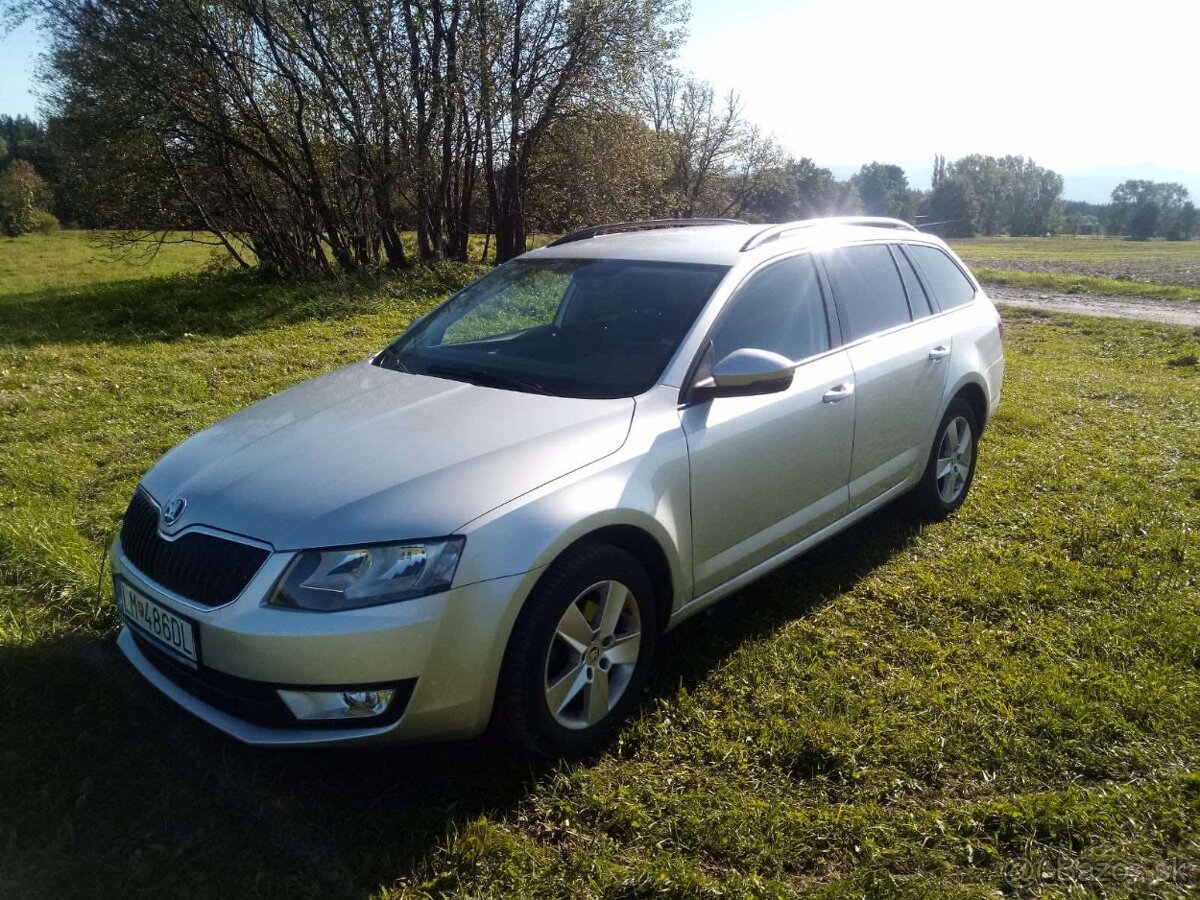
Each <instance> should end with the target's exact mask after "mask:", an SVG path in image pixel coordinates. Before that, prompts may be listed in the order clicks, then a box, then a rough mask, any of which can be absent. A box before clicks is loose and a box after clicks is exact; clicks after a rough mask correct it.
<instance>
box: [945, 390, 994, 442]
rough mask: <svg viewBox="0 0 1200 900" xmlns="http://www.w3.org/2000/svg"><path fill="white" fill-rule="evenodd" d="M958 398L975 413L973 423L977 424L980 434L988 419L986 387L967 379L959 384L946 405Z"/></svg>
mask: <svg viewBox="0 0 1200 900" xmlns="http://www.w3.org/2000/svg"><path fill="white" fill-rule="evenodd" d="M960 398H961V399H962V400H965V401H966V402H967V404H968V405H969V406H970V407H971V412H973V413H974V414H975V423H976V424H977V425H978V426H979V433H980V434H981V435H982V434H983V431H984V429H985V428H986V427H987V419H988V397H987V390H986V388H984V386H983V385H982V384H980V383H979V382H977V381H967V382H965V383H963V384H961V385H959V387H958V390H956V391H955V392H954V393H953V394H952V395H951V397H950V400H949V402H947V404H946V406H947V407H949V406H950V404H951V403H953V402H954V401H955V400H958V399H960ZM943 415H944V413H943Z"/></svg>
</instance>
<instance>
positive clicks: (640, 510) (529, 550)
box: [455, 388, 692, 611]
mask: <svg viewBox="0 0 1200 900" xmlns="http://www.w3.org/2000/svg"><path fill="white" fill-rule="evenodd" d="M677 393H678V392H677V391H675V390H673V389H669V388H662V389H658V388H656V389H654V390H653V391H651V393H650V394H649V395H646V396H644V397H642V398H639V401H638V409H637V412H636V413H635V416H634V425H633V427H632V428H631V430H630V436H629V439H628V440H627V441H626V443H625V446H623V447H622V448H621V450H619V451H618V452H617V453H615V454H613V455H612V456H609V457H606V458H604V459H602V460H598V461H597V462H595V463H592V464H591V465H588V466H585V467H584V468H582V469H579V470H577V471H575V472H572V473H570V474H568V475H565V476H563V477H561V478H558V479H556V480H555V481H552V482H550V483H549V484H546V485H543V486H542V487H540V488H538V489H537V490H534V491H530V492H529V493H528V494H524V495H522V496H521V497H518V498H516V499H514V500H512V501H510V502H509V503H506V504H505V505H503V506H501V507H499V508H497V509H495V510H492V511H491V512H489V513H487V514H485V515H484V516H481V517H480V518H478V519H476V520H475V521H473V522H471V523H469V524H468V525H467V526H466V527H465V528H463V529H462V531H461V533H462V534H464V535H466V538H467V544H466V550H465V552H464V554H463V559H462V563H461V564H460V566H459V571H458V573H457V576H456V578H455V584H456V585H459V584H468V583H471V582H473V581H481V580H486V579H491V578H501V577H505V576H508V575H516V574H521V573H524V572H528V571H530V570H532V569H537V568H541V567H544V566H548V565H549V564H550V563H551V562H553V561H554V560H555V559H556V558H557V557H558V556H559V555H560V554H561V553H562V552H563V551H564V550H566V549H567V548H568V547H569V546H571V545H572V544H574V543H575V542H576V541H578V540H580V539H582V538H585V537H587V536H588V535H589V534H592V533H594V532H596V531H598V530H600V529H602V528H607V527H610V526H614V525H622V526H630V527H634V528H638V529H640V530H642V531H644V532H645V533H646V534H648V535H649V536H650V537H651V538H653V539H654V540H655V541H656V542H657V543H658V545H659V547H660V548H661V549H662V551H663V555H664V556H665V557H666V559H667V564H668V567H669V569H670V573H671V583H672V585H673V586H674V597H673V598H672V604H671V608H672V611H674V610H675V609H678V608H679V607H680V606H682V605H683V604H684V603H686V602H687V600H688V599H690V598H691V593H692V565H691V543H692V541H691V505H690V504H691V495H690V486H689V482H688V479H689V472H688V455H687V443H686V440H685V438H684V435H683V431H682V429H681V428H680V425H679V415H678V412H677V410H676V405H675V401H676V395H677Z"/></svg>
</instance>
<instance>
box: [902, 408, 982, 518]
mask: <svg viewBox="0 0 1200 900" xmlns="http://www.w3.org/2000/svg"><path fill="white" fill-rule="evenodd" d="M978 441H979V423H978V422H977V420H976V419H975V413H974V411H973V410H972V409H971V405H970V404H969V403H967V402H966V401H965V400H963V399H962V398H961V397H956V398H955V399H954V400H952V401H951V402H950V406H949V407H948V408H947V409H946V414H945V415H944V416H942V421H941V423H940V424H939V425H938V430H937V433H936V435H935V437H934V439H933V448H932V450H931V451H930V453H929V461H928V462H927V463H926V465H925V471H924V473H923V474H922V475H921V480H920V481H919V482H918V483H917V486H916V487H915V488H913V490H912V492H911V493H910V494H909V495H908V497H907V504H906V505H907V507H908V509H909V510H910V511H911V512H912V513H914V514H915V515H916V516H917V517H918V518H920V519H924V520H925V521H928V522H937V521H940V520H941V519H944V518H946V516H948V515H950V514H951V513H952V512H954V511H955V510H956V509H958V508H959V507H960V506H962V504H963V501H964V500H966V499H967V491H969V490H970V489H971V482H972V481H973V480H974V479H975V461H976V459H977V458H978V453H977V450H978Z"/></svg>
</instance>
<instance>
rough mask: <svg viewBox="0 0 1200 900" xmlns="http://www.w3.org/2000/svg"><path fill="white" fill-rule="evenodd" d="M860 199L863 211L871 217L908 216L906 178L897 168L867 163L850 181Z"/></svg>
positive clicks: (902, 171)
mask: <svg viewBox="0 0 1200 900" xmlns="http://www.w3.org/2000/svg"><path fill="white" fill-rule="evenodd" d="M851 180H852V181H853V182H854V186H855V187H856V188H858V195H859V197H861V198H862V205H863V211H864V212H866V213H867V214H868V215H872V216H899V217H903V216H906V215H908V214H909V212H910V209H909V202H908V201H909V196H908V178H907V177H906V176H905V174H904V170H903V169H902V168H900V167H899V166H894V165H889V164H886V163H879V162H873V163H868V164H867V165H865V166H863V167H862V168H861V169H859V170H858V174H857V175H855V176H854V178H853V179H851Z"/></svg>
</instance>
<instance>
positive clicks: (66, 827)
mask: <svg viewBox="0 0 1200 900" xmlns="http://www.w3.org/2000/svg"><path fill="white" fill-rule="evenodd" d="M59 240H63V241H65V243H63V244H62V245H60V248H59V250H60V252H58V253H57V254H54V253H51V254H47V253H46V251H45V245H44V244H42V243H40V239H39V240H26V239H22V240H21V241H17V242H11V241H9V242H0V273H4V274H3V275H0V410H2V412H3V422H4V428H3V429H2V430H0V897H10V896H11V897H58V896H83V895H87V896H136V895H153V896H187V897H213V898H222V900H228V898H230V897H239V898H240V897H281V896H289V897H318V896H331V895H332V896H339V897H401V896H403V897H407V896H426V895H433V896H471V897H497V898H499V897H514V896H516V897H521V896H530V897H532V896H537V897H563V898H575V897H590V896H595V897H606V898H635V897H636V898H643V897H697V898H699V897H776V896H790V895H812V896H823V897H861V896H864V895H870V896H894V895H899V894H906V895H908V896H912V897H925V896H953V897H993V896H996V895H997V892H998V891H1002V892H1005V893H1008V894H1017V895H1031V894H1045V895H1055V896H1061V895H1064V894H1071V893H1074V894H1077V895H1080V896H1083V895H1089V894H1094V893H1100V892H1103V893H1106V894H1108V895H1110V896H1138V897H1141V896H1184V895H1186V894H1187V893H1188V892H1189V891H1195V890H1200V536H1198V532H1197V529H1198V527H1200V440H1198V439H1197V436H1198V435H1197V422H1200V364H1198V363H1197V356H1198V355H1200V334H1197V333H1195V332H1193V331H1191V330H1187V329H1180V328H1171V327H1168V326H1159V325H1153V324H1148V323H1125V322H1119V321H1109V320H1098V319H1074V320H1073V319H1067V318H1060V317H1049V316H1043V315H1039V314H1031V313H1023V312H1017V311H1013V312H1011V313H1010V314H1009V317H1008V323H1009V328H1008V334H1007V339H1006V350H1007V356H1008V366H1009V374H1008V380H1007V383H1006V388H1005V390H1006V395H1005V400H1004V403H1003V405H1002V407H1001V412H1000V414H999V416H998V418H997V419H996V421H995V423H994V425H993V427H992V428H991V430H990V431H989V433H988V434H987V436H986V438H985V440H984V442H983V444H982V449H981V452H982V462H981V469H980V472H979V476H978V478H977V480H976V483H975V487H974V490H973V493H972V495H971V498H970V500H969V502H968V503H967V505H966V506H965V507H964V508H963V510H961V512H960V513H959V514H958V515H957V516H955V517H954V518H953V519H952V520H950V521H947V522H945V523H942V524H939V525H935V526H932V527H927V528H924V529H914V528H912V527H910V526H909V525H907V524H905V522H904V521H903V520H901V519H899V518H897V517H896V516H895V515H893V514H892V513H891V512H888V511H885V512H883V513H881V514H878V515H876V516H874V517H872V518H871V519H869V520H868V521H866V522H864V523H862V524H860V525H859V526H856V527H855V528H854V529H853V530H851V531H850V532H848V533H846V534H845V535H843V536H841V537H839V538H837V539H835V540H834V541H832V542H831V543H830V544H828V545H826V546H825V547H823V548H821V549H818V550H817V551H815V552H813V553H812V554H809V555H808V556H807V557H805V558H804V559H802V560H800V561H799V562H797V563H795V564H793V565H790V566H788V567H787V568H785V569H783V570H781V571H779V572H777V573H775V574H773V575H771V576H769V577H768V578H766V579H764V580H763V581H761V582H759V583H757V584H755V585H753V586H751V587H750V588H747V589H746V590H744V591H742V592H741V593H740V594H738V595H736V596H734V597H731V598H729V599H728V600H727V601H725V602H724V603H722V604H721V605H719V606H718V607H717V608H716V609H715V610H714V611H713V612H712V613H711V614H706V615H702V616H700V617H698V618H696V619H693V620H692V621H690V622H688V623H686V624H685V625H684V626H682V627H681V628H680V629H678V630H677V631H676V632H674V633H673V634H672V635H671V636H670V637H668V639H667V640H666V641H665V642H664V646H663V647H662V652H661V655H660V658H659V660H658V667H657V669H656V674H655V676H654V678H653V679H652V683H651V687H650V690H649V691H648V693H647V695H646V697H645V699H644V702H643V703H642V706H641V709H640V712H639V714H638V715H637V717H636V718H635V720H634V721H633V722H632V723H631V724H630V725H629V726H628V727H627V728H625V729H624V730H623V731H622V732H621V733H620V735H619V737H618V738H617V739H616V740H614V742H613V743H612V744H611V746H610V747H609V748H607V749H606V750H605V751H604V752H603V753H601V754H599V755H597V756H596V757H594V758H591V759H587V760H584V761H582V762H579V763H575V764H557V765H547V764H542V763H537V762H534V761H531V760H529V759H526V758H523V757H521V756H520V755H519V754H516V753H514V752H512V751H511V750H509V749H508V748H507V747H505V746H504V745H503V744H502V743H500V742H498V741H497V740H495V739H492V738H487V739H483V740H480V741H475V742H471V743H466V744H454V745H447V746H437V747H415V748H406V749H399V750H393V751H387V752H383V751H372V752H369V753H368V752H349V751H343V752H322V753H300V752H290V753H282V752H273V751H261V750H260V751H255V750H249V749H247V748H244V747H241V746H239V745H236V744H234V743H231V742H229V741H227V740H224V739H223V738H221V737H220V736H219V735H217V734H215V733H214V732H212V731H211V730H210V729H208V728H207V727H205V726H203V725H201V724H200V723H198V722H196V721H195V720H193V719H191V718H190V717H188V716H187V715H186V714H184V713H182V712H180V711H178V710H177V709H175V708H174V707H173V706H172V705H171V704H170V703H169V702H168V701H165V700H163V699H161V698H160V697H159V696H158V695H157V694H155V692H154V691H153V689H152V688H149V687H148V686H146V685H144V684H143V683H141V682H140V681H139V679H138V678H137V677H136V676H135V675H133V674H132V672H131V671H130V670H129V668H128V667H127V666H126V664H125V663H124V662H123V660H122V659H121V658H120V656H119V654H118V652H117V651H116V649H115V647H114V638H115V634H116V629H117V618H116V615H115V612H114V610H113V608H112V605H111V598H110V589H109V587H108V585H107V584H106V582H105V578H104V576H103V573H102V571H101V569H100V562H101V556H102V550H103V548H104V546H105V544H106V543H107V542H108V540H109V539H110V538H111V536H112V534H113V533H114V530H115V528H116V526H117V523H118V520H119V517H120V514H121V511H122V509H123V507H124V505H125V503H126V501H127V499H128V496H129V494H130V492H131V491H132V490H133V488H134V485H135V484H136V483H137V480H138V478H139V477H140V475H141V473H142V472H144V471H145V469H146V468H148V467H149V466H150V465H151V464H152V463H153V461H154V460H155V458H157V456H158V455H159V454H160V453H162V452H163V451H164V450H166V449H167V448H168V447H170V446H172V445H173V444H174V443H176V442H177V441H179V440H181V439H182V438H184V437H185V436H187V435H189V434H191V433H193V432H194V431H196V430H198V429H200V428H202V427H204V426H206V425H208V424H210V423H211V422H213V421H215V420H216V419H218V418H220V417H221V416H223V415H225V414H227V413H229V412H231V411H233V410H235V409H237V408H239V407H241V406H243V405H244V404H246V403H247V402H249V401H251V400H253V399H255V398H257V397H261V396H263V395H265V394H267V393H270V392H272V391H275V390H278V389H279V388H281V387H283V386H285V385H288V384H292V383H294V382H297V381H299V380H302V379H305V378H308V377H310V376H312V375H314V374H317V373H319V372H322V371H326V370H328V369H331V368H333V367H335V366H337V365H340V364H342V363H345V362H348V361H351V360H354V359H358V358H361V357H362V356H364V355H366V354H367V353H369V352H371V351H372V350H373V349H375V348H377V347H379V346H380V345H381V344H382V343H383V342H384V341H385V340H386V339H387V337H388V336H389V335H392V334H394V333H395V332H397V331H398V330H400V329H401V328H402V327H403V325H404V323H405V322H407V321H408V320H409V319H411V318H412V317H413V316H414V315H417V314H419V312H421V311H422V310H424V309H426V308H428V307H429V306H430V305H431V304H433V303H434V302H435V301H436V300H437V299H438V298H439V297H441V296H443V295H444V294H445V293H446V292H448V291H449V290H450V289H451V288H452V287H453V286H454V285H455V284H458V283H461V281H463V280H464V279H466V278H468V277H470V275H471V274H472V270H471V269H469V268H467V267H459V266H442V267H439V268H437V269H433V270H420V271H418V272H415V273H413V274H411V275H409V276H407V277H405V278H404V279H397V280H393V281H380V282H368V281H364V282H358V283H354V284H351V285H342V286H338V287H312V286H308V287H305V286H300V285H291V286H280V285H271V284H267V283H261V282H257V281H255V280H253V279H250V278H246V277H243V276H239V275H229V274H210V275H204V276H200V275H195V274H192V271H193V269H194V268H195V267H196V266H198V265H201V264H202V260H201V259H199V258H198V257H189V256H187V255H185V254H183V253H182V252H181V254H180V255H179V256H176V257H160V259H159V261H158V262H156V263H155V265H156V266H158V267H159V268H157V269H154V270H145V269H143V270H137V271H136V272H131V271H128V270H127V269H125V268H122V267H121V266H118V265H116V264H108V263H89V262H88V261H87V258H86V255H78V256H72V255H70V254H69V253H68V252H67V250H68V249H69V241H67V238H63V237H60V238H59ZM39 255H40V256H41V259H42V260H43V261H42V262H37V258H38V257H39ZM55 260H57V262H55ZM37 266H41V267H42V268H43V269H44V270H45V271H46V272H47V278H52V279H53V280H52V281H51V282H49V283H46V284H43V283H42V282H41V281H40V280H39V278H38V276H37V275H36V274H30V273H31V272H32V271H33V270H34V269H35V267H37ZM12 273H17V277H15V278H14V277H13V274H12Z"/></svg>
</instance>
